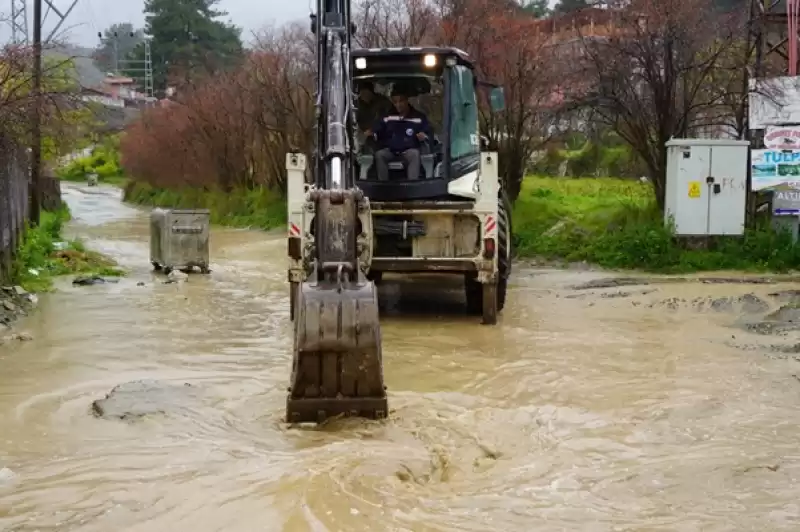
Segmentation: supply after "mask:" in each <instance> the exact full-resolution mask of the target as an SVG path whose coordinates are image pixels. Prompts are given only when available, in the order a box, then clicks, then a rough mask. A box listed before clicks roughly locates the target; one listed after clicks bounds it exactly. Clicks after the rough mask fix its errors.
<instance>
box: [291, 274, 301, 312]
mask: <svg viewBox="0 0 800 532" xmlns="http://www.w3.org/2000/svg"><path fill="white" fill-rule="evenodd" d="M299 289H300V283H296V282H289V319H290V320H291V321H294V307H295V306H296V304H297V291H298V290H299Z"/></svg>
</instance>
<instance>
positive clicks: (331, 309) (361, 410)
mask: <svg viewBox="0 0 800 532" xmlns="http://www.w3.org/2000/svg"><path fill="white" fill-rule="evenodd" d="M294 325H295V335H294V351H293V362H292V379H291V380H292V382H291V386H290V392H289V394H288V396H287V400H286V420H287V421H288V422H291V423H321V422H323V421H325V420H326V419H328V418H333V417H339V416H355V417H364V418H369V419H382V418H385V417H386V416H387V413H388V401H387V398H386V388H385V386H384V383H383V360H382V353H381V332H380V322H379V317H378V297H377V291H376V289H375V285H374V284H373V283H372V282H369V281H364V282H358V283H348V284H345V285H339V284H330V285H326V284H324V283H302V284H301V285H300V288H299V290H298V295H297V301H296V306H295V323H294Z"/></svg>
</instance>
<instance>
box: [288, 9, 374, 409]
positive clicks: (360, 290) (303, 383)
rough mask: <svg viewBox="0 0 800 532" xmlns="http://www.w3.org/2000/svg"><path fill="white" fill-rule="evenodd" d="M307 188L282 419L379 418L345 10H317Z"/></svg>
mask: <svg viewBox="0 0 800 532" xmlns="http://www.w3.org/2000/svg"><path fill="white" fill-rule="evenodd" d="M311 19H312V29H313V31H314V34H315V36H316V39H317V100H316V107H317V115H316V116H317V123H316V146H315V153H314V157H313V172H314V185H313V186H311V187H310V188H309V190H308V192H307V195H306V204H305V211H306V212H308V213H310V214H311V215H313V221H312V223H311V227H310V231H309V232H310V235H308V238H307V245H306V249H307V251H306V252H305V253H306V257H305V259H306V260H304V263H305V264H307V265H308V267H307V270H306V274H307V278H306V279H305V280H304V281H303V282H301V283H300V284H299V286H298V287H297V292H296V295H295V297H293V305H294V307H293V309H292V314H293V316H294V346H293V362H292V376H291V386H290V388H289V393H288V396H287V402H286V417H287V421H288V422H291V423H302V422H317V423H320V422H322V421H324V420H325V419H327V418H330V417H337V416H343V415H344V416H358V417H367V418H373V419H377V418H384V417H386V415H387V413H388V402H387V398H386V388H385V386H384V384H383V361H382V352H381V333H380V323H379V316H378V297H377V290H376V287H375V285H374V283H372V282H371V281H368V280H367V278H366V275H365V271H366V268H368V267H369V262H370V256H371V246H372V235H371V231H372V229H371V228H372V218H371V213H370V207H369V201H368V199H367V198H365V197H364V195H363V193H362V192H361V191H360V190H359V189H358V187H357V186H356V184H355V179H354V176H355V171H354V166H355V165H354V153H355V151H356V150H355V149H354V148H355V142H356V140H355V136H354V132H355V123H356V121H355V109H354V106H353V101H354V98H353V91H352V86H353V84H352V74H351V72H350V41H351V37H352V34H353V26H352V23H351V19H350V1H349V0H318V2H317V12H316V14H314V15H312V17H311Z"/></svg>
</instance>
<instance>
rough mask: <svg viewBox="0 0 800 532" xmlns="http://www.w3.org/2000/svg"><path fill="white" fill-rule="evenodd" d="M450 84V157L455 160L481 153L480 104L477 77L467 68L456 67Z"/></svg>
mask: <svg viewBox="0 0 800 532" xmlns="http://www.w3.org/2000/svg"><path fill="white" fill-rule="evenodd" d="M451 80H452V82H451V83H450V117H451V134H450V157H451V158H452V159H453V160H456V159H460V158H461V157H465V156H467V155H472V154H477V153H479V152H480V140H479V139H480V136H479V134H478V102H477V101H476V99H475V76H474V74H473V73H472V70H470V69H469V68H467V67H464V66H461V65H459V66H456V67H455V68H454V69H453V70H452V78H451Z"/></svg>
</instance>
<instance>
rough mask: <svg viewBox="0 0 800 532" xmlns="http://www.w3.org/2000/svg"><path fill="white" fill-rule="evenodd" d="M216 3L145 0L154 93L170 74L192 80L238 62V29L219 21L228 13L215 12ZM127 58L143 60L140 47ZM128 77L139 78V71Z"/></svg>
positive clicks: (208, 0)
mask: <svg viewBox="0 0 800 532" xmlns="http://www.w3.org/2000/svg"><path fill="white" fill-rule="evenodd" d="M218 4H219V0H193V1H191V2H187V1H185V0H145V3H144V14H145V20H146V23H145V27H144V33H145V34H146V35H149V36H150V38H151V41H150V47H151V50H152V54H153V57H158V58H159V60H158V61H154V62H153V81H154V86H155V88H156V92H157V93H160V92H162V91H163V90H164V89H165V88H166V86H167V79H168V78H169V77H170V75H172V76H175V75H176V74H177V75H180V76H185V78H184V79H185V80H186V81H187V82H188V81H189V80H192V81H196V80H197V77H198V76H204V75H213V74H214V73H215V72H218V71H220V70H225V69H226V68H229V67H231V66H233V65H235V64H236V63H238V61H239V60H240V59H242V57H243V56H244V52H243V46H242V40H241V29H240V28H238V27H236V26H234V25H232V24H229V23H228V22H225V21H224V20H223V19H222V18H223V17H227V15H228V13H226V12H224V11H220V10H218V9H216V6H217V5H218ZM127 58H128V59H132V60H135V61H143V60H144V58H145V51H144V44H139V45H137V46H136V47H135V48H134V49H133V50H132V51H131V52H130V53H129V54H128V57H127ZM128 64H131V63H128ZM140 64H141V63H140ZM122 70H123V71H124V70H125V69H122ZM128 74H129V75H131V77H133V78H134V79H140V78H141V72H140V71H131V72H128Z"/></svg>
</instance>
